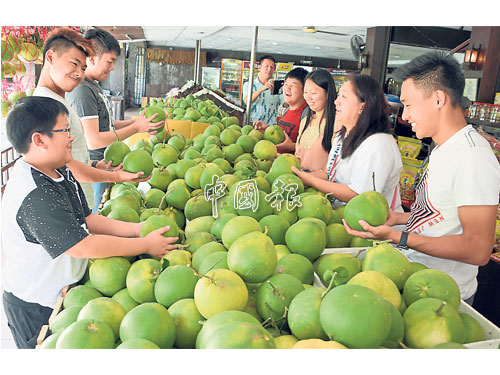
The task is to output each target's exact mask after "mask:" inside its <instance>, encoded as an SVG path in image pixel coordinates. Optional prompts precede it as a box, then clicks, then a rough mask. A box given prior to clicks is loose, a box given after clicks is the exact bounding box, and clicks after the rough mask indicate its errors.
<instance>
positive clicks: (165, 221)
mask: <svg viewBox="0 0 500 375" xmlns="http://www.w3.org/2000/svg"><path fill="white" fill-rule="evenodd" d="M166 226H170V229H169V230H167V231H166V232H164V233H163V236H164V237H179V227H178V226H177V223H176V222H175V220H173V219H171V218H170V217H168V216H167V215H152V216H150V217H149V218H148V219H147V220H146V221H145V222H144V223H143V224H142V226H141V230H140V235H141V237H146V236H147V235H148V234H149V233H151V232H152V231H154V230H156V229H159V228H163V227H166Z"/></svg>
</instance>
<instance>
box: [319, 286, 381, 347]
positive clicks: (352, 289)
mask: <svg viewBox="0 0 500 375" xmlns="http://www.w3.org/2000/svg"><path fill="white" fill-rule="evenodd" d="M319 318H320V321H321V326H322V327H323V329H324V330H325V332H326V334H327V335H328V337H330V340H334V341H337V342H339V343H341V344H343V345H345V346H347V347H349V348H357V349H370V348H372V349H374V348H377V347H378V346H379V345H380V344H382V343H383V342H384V340H385V339H386V337H387V334H388V333H389V330H390V328H391V311H390V306H389V305H388V303H387V302H386V301H385V300H384V299H383V298H382V297H380V296H379V295H378V294H377V293H376V292H374V291H373V290H371V289H369V288H367V287H364V286H361V285H340V286H338V287H336V288H333V289H332V290H330V291H329V292H328V293H327V294H326V296H325V297H324V298H323V300H322V301H321V306H320V309H319Z"/></svg>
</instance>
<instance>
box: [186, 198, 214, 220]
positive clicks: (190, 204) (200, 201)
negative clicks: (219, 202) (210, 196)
mask: <svg viewBox="0 0 500 375" xmlns="http://www.w3.org/2000/svg"><path fill="white" fill-rule="evenodd" d="M184 215H185V216H186V219H188V220H194V219H196V218H197V217H200V216H211V215H212V202H211V201H207V200H206V199H205V196H204V195H203V194H202V195H198V196H196V197H192V198H190V199H189V200H188V201H187V202H186V206H185V207H184Z"/></svg>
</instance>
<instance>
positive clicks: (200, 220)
mask: <svg viewBox="0 0 500 375" xmlns="http://www.w3.org/2000/svg"><path fill="white" fill-rule="evenodd" d="M214 222H215V219H214V218H213V217H212V216H200V217H197V218H196V219H193V220H191V221H190V222H189V223H187V224H186V230H185V235H186V238H191V237H193V236H195V235H197V234H198V233H200V232H206V233H210V230H211V229H212V225H213V224H214Z"/></svg>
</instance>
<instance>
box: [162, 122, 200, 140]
mask: <svg viewBox="0 0 500 375" xmlns="http://www.w3.org/2000/svg"><path fill="white" fill-rule="evenodd" d="M209 126H210V124H209V123H205V122H193V121H183V120H167V128H168V131H169V133H170V134H173V133H180V134H182V135H183V136H185V137H186V138H194V137H196V136H197V135H198V134H201V133H203V132H204V131H205V129H206V128H208V127H209Z"/></svg>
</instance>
